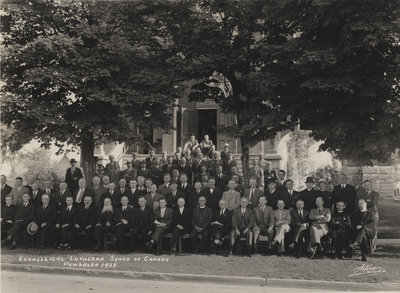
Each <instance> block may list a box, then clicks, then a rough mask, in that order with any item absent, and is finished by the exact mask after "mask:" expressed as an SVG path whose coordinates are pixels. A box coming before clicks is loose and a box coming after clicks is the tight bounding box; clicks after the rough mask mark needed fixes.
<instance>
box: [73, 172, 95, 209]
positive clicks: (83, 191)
mask: <svg viewBox="0 0 400 293" xmlns="http://www.w3.org/2000/svg"><path fill="white" fill-rule="evenodd" d="M85 196H90V197H91V198H92V202H93V190H91V189H90V188H89V187H86V179H84V178H81V179H79V181H78V189H77V190H76V191H75V193H74V198H75V203H76V204H81V205H83V199H84V198H85Z"/></svg>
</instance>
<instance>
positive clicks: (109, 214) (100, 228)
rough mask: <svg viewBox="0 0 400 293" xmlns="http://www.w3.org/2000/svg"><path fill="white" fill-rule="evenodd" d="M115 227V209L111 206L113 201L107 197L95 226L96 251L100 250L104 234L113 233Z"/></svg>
mask: <svg viewBox="0 0 400 293" xmlns="http://www.w3.org/2000/svg"><path fill="white" fill-rule="evenodd" d="M113 227H114V209H113V206H112V204H111V199H110V198H108V197H106V198H105V199H104V206H103V208H102V210H101V211H100V213H99V215H98V217H97V223H96V225H95V226H94V238H95V240H96V247H95V250H96V251H99V250H100V245H101V240H102V239H103V236H104V233H110V232H112V228H113Z"/></svg>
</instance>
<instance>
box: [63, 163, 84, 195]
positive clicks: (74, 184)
mask: <svg viewBox="0 0 400 293" xmlns="http://www.w3.org/2000/svg"><path fill="white" fill-rule="evenodd" d="M74 177H75V178H76V179H74ZM81 178H83V175H82V171H81V169H80V168H78V167H75V170H74V173H73V174H72V172H71V168H68V169H67V173H66V174H65V182H67V184H68V188H69V190H70V191H71V192H72V191H74V190H76V189H79V184H78V181H79V179H81Z"/></svg>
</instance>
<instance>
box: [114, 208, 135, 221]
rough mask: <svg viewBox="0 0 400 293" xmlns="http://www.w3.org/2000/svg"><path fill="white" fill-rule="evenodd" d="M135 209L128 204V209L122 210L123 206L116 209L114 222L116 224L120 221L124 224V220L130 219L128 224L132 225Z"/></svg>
mask: <svg viewBox="0 0 400 293" xmlns="http://www.w3.org/2000/svg"><path fill="white" fill-rule="evenodd" d="M133 213H134V211H133V208H132V207H130V206H127V207H126V209H125V210H124V211H123V210H122V206H121V207H119V208H117V209H115V214H114V222H115V224H116V225H118V224H119V223H121V224H122V220H123V219H124V220H127V221H128V225H129V226H132V223H133V220H134V218H133V217H134V215H133Z"/></svg>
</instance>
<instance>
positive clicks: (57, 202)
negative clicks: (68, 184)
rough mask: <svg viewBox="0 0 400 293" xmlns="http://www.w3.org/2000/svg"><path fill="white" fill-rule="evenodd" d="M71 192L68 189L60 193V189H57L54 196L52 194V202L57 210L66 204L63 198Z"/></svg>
mask: <svg viewBox="0 0 400 293" xmlns="http://www.w3.org/2000/svg"><path fill="white" fill-rule="evenodd" d="M70 194H71V193H70V191H69V190H68V189H66V190H65V191H64V193H63V194H62V193H61V191H57V192H56V194H55V196H54V201H53V204H54V206H55V207H56V209H57V210H60V209H61V207H62V206H66V205H67V204H66V203H65V199H66V198H67V196H69V195H70Z"/></svg>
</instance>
